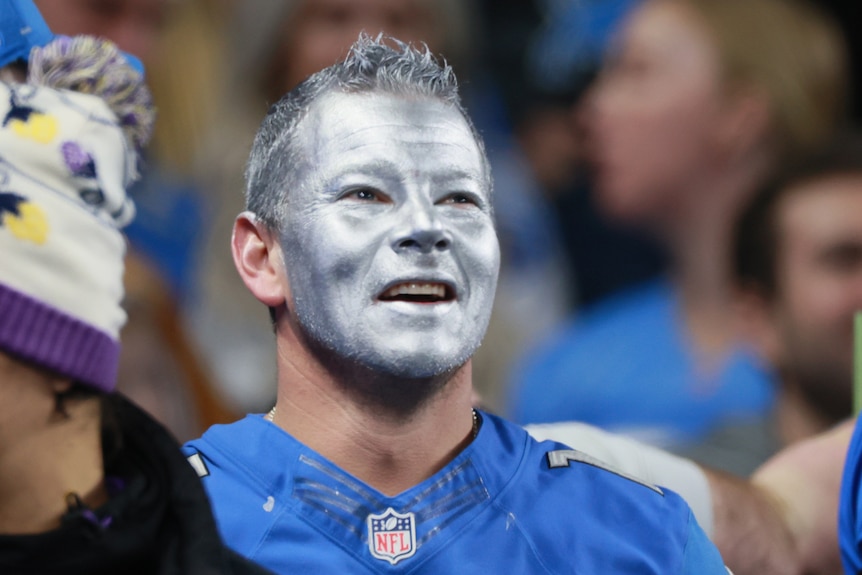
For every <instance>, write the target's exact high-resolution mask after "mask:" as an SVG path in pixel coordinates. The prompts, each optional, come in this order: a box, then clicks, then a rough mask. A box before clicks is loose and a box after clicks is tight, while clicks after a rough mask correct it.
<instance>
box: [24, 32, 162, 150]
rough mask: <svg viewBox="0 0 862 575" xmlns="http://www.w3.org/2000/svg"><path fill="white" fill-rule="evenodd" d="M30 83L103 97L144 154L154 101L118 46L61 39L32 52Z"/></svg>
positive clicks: (83, 39)
mask: <svg viewBox="0 0 862 575" xmlns="http://www.w3.org/2000/svg"><path fill="white" fill-rule="evenodd" d="M27 81H28V83H30V84H35V85H41V86H47V87H49V88H56V89H61V90H72V91H75V92H81V93H83V94H91V95H93V96H98V97H100V98H102V99H103V100H104V101H105V102H106V103H107V104H108V106H109V107H110V108H111V110H113V112H114V114H115V115H116V116H117V119H118V121H119V123H120V126H121V127H122V129H123V133H124V134H125V135H126V138H127V139H128V140H129V142H131V143H132V145H133V146H134V148H135V150H137V151H138V153H140V152H141V151H143V149H144V147H145V146H146V145H147V143H148V142H149V141H150V136H151V135H152V132H153V123H154V122H155V110H154V108H153V99H152V95H151V94H150V91H149V89H148V88H147V86H146V84H145V83H144V78H143V75H142V74H141V73H140V72H138V71H137V70H136V69H135V68H134V67H132V66H131V65H130V64H129V62H128V60H127V59H126V56H125V55H124V54H123V53H122V52H120V50H119V49H118V48H117V46H116V45H115V44H114V43H112V42H109V41H108V40H103V39H101V38H96V37H94V36H74V37H68V36H58V37H57V38H55V39H54V40H53V41H51V42H49V43H48V44H46V45H45V46H42V47H35V48H33V49H32V51H31V52H30V60H29V63H28V78H27Z"/></svg>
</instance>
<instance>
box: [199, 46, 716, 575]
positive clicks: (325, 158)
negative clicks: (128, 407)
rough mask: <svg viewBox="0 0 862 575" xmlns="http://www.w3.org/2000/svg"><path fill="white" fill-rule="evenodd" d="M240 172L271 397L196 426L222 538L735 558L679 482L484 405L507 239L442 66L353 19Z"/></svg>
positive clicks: (594, 569)
mask: <svg viewBox="0 0 862 575" xmlns="http://www.w3.org/2000/svg"><path fill="white" fill-rule="evenodd" d="M393 46H394V47H393ZM246 177H247V206H248V211H246V212H244V213H242V214H240V216H239V217H238V218H237V220H236V223H235V226H234V233H233V242H232V248H233V255H234V261H235V263H236V266H237V269H238V270H239V273H240V275H241V276H242V278H243V280H244V281H245V284H246V286H247V287H248V288H249V290H251V292H252V293H253V294H254V295H255V296H256V297H257V298H258V299H259V300H260V301H261V302H262V303H264V304H266V305H267V306H268V307H269V309H270V311H271V313H272V316H273V321H274V326H275V333H276V339H277V344H278V357H277V362H278V363H277V364H278V373H279V380H278V398H277V404H276V407H274V408H273V410H272V411H271V412H270V413H269V414H267V415H266V416H261V415H249V416H248V417H246V418H245V419H243V420H241V421H239V422H237V423H234V424H232V425H227V426H217V427H214V428H213V429H211V430H210V431H208V432H207V433H206V434H204V436H203V437H202V438H201V439H199V440H196V441H193V442H191V443H189V444H188V445H187V446H186V454H187V455H188V458H189V461H190V462H191V463H192V465H193V466H194V467H195V468H196V469H197V470H198V473H199V474H200V475H201V476H202V477H203V481H204V485H205V487H206V488H207V490H208V492H209V495H210V498H211V500H212V503H213V506H214V509H215V512H216V517H217V521H218V524H219V527H220V529H221V531H222V534H223V536H224V538H225V541H227V542H228V545H230V546H231V547H233V548H234V549H235V550H237V551H238V552H240V553H242V554H244V555H246V556H248V557H250V558H252V559H253V560H255V561H257V562H259V563H261V564H263V565H265V566H267V567H269V568H270V569H273V570H274V571H276V572H278V573H311V572H313V573H317V572H339V573H353V572H358V571H362V572H368V573H383V572H400V571H411V572H412V573H497V572H505V573H600V572H602V573H604V572H613V573H638V574H644V573H663V574H664V573H698V574H707V575H708V574H712V573H715V574H718V573H722V574H723V573H725V572H726V571H725V568H724V566H723V563H722V561H721V558H720V556H719V554H718V552H717V551H716V549H715V548H714V547H713V545H712V544H711V543H710V542H709V541H708V539H707V538H706V536H705V535H704V534H703V532H702V531H701V529H700V527H699V526H698V525H697V522H696V521H695V519H694V517H693V516H692V514H691V511H690V510H689V508H688V506H687V505H686V504H685V503H684V502H683V501H682V499H681V498H680V497H679V496H677V495H676V494H675V493H672V492H669V491H665V490H662V489H659V488H657V487H654V486H652V485H648V484H644V483H642V482H640V481H637V480H635V479H633V478H631V477H630V476H627V475H625V474H621V473H617V472H614V471H612V470H609V469H607V468H606V467H605V466H603V465H602V464H601V463H599V462H598V461H597V460H595V459H593V458H590V457H589V456H587V455H585V454H583V453H581V452H578V451H574V450H571V449H569V448H567V447H565V446H564V445H562V444H559V443H554V442H542V443H539V442H537V441H535V440H532V439H530V438H529V436H528V435H527V434H526V432H525V431H523V430H522V429H520V428H519V427H516V426H513V425H511V424H509V423H507V422H505V421H502V420H501V419H499V418H497V417H495V416H492V415H490V414H487V413H482V412H477V411H474V410H473V409H472V407H471V387H472V386H471V366H470V357H471V356H472V354H473V352H474V351H475V350H476V348H477V347H478V346H479V344H480V342H481V339H482V337H483V335H484V332H485V328H486V326H487V323H488V319H489V316H490V313H491V305H492V301H493V295H494V289H495V284H496V278H497V271H498V267H499V258H500V256H499V248H498V244H497V238H496V233H495V229H494V223H493V217H492V215H493V214H492V206H491V180H490V174H489V170H488V163H487V159H486V158H485V153H484V150H483V146H482V143H481V139H480V138H479V136H478V134H477V133H476V131H475V129H474V128H473V126H472V123H471V122H470V120H469V119H468V117H467V115H466V113H465V112H464V110H463V108H462V107H461V104H460V101H459V98H458V94H457V84H456V80H455V78H454V76H453V74H452V71H451V69H450V68H449V67H448V66H445V65H444V66H441V65H440V64H439V63H438V62H437V61H436V60H435V59H434V58H433V57H432V56H431V55H430V54H429V53H428V52H427V50H425V51H421V50H416V49H414V48H412V47H409V46H405V45H403V44H401V43H399V42H397V41H394V40H391V39H384V38H378V39H376V40H373V39H371V38H369V37H367V36H361V37H360V39H359V41H358V42H357V43H356V44H355V45H354V46H353V48H352V50H351V52H350V54H349V55H348V57H347V59H346V60H345V61H344V62H342V63H339V64H336V65H334V66H332V67H330V68H327V69H325V70H323V71H321V72H319V73H317V74H315V75H313V76H311V77H310V78H308V79H307V80H306V81H305V82H303V83H302V84H300V85H299V86H298V87H297V88H295V89H294V90H292V91H291V92H290V93H288V94H287V95H286V96H285V97H284V98H282V99H281V100H280V101H279V102H278V103H277V104H276V105H275V106H273V108H272V109H271V110H270V112H269V114H268V115H267V117H266V118H265V119H264V121H263V124H262V126H261V128H260V130H259V132H258V135H257V138H256V140H255V143H254V146H253V148H252V152H251V157H250V160H249V164H248V170H247V174H246Z"/></svg>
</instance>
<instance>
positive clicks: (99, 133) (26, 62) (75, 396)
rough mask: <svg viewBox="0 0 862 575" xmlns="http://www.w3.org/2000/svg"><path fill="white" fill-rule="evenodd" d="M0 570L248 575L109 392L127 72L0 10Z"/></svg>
mask: <svg viewBox="0 0 862 575" xmlns="http://www.w3.org/2000/svg"><path fill="white" fill-rule="evenodd" d="M0 36H2V38H3V43H2V45H0V114H2V117H3V118H4V121H3V123H2V127H0V260H2V265H0V396H2V401H0V406H2V407H0V571H2V572H3V573H9V574H20V573H39V574H48V573H63V574H78V573H80V574H88V575H89V574H108V573H129V574H141V575H143V574H148V575H155V574H165V575H167V574H169V573H187V574H200V575H204V574H215V573H223V574H228V573H249V574H251V573H261V574H262V573H263V572H264V571H263V570H262V569H260V568H258V567H256V566H254V565H253V564H252V563H250V562H248V561H246V560H244V559H241V558H240V557H238V556H236V555H235V554H233V553H232V552H230V551H228V550H227V549H226V548H225V547H224V546H223V545H222V543H221V540H220V538H219V535H218V533H217V531H216V526H215V523H214V520H213V516H212V513H211V511H210V508H209V505H208V502H207V499H206V495H205V493H204V491H203V488H202V487H201V485H200V483H199V482H198V480H197V478H196V477H195V474H194V471H193V470H192V469H191V468H190V467H189V466H188V463H187V462H186V460H185V458H184V457H183V456H182V455H181V453H180V451H179V448H178V445H177V443H176V441H175V440H174V439H173V438H172V437H171V436H170V434H169V433H168V432H167V431H166V430H165V429H164V428H163V427H162V426H160V425H159V424H158V423H156V422H155V421H154V420H153V419H152V418H150V417H149V416H148V415H146V414H145V413H144V412H143V411H141V410H140V409H139V408H137V407H136V406H135V405H134V404H133V403H131V402H129V401H128V400H127V399H125V398H124V397H123V396H122V395H121V394H119V393H116V392H115V391H114V389H115V385H116V375H117V364H118V362H119V355H120V344H119V340H118V335H119V331H120V328H121V327H122V325H123V323H124V321H125V319H126V314H125V312H124V310H123V309H122V306H121V299H122V297H123V289H122V275H123V259H124V252H125V249H126V244H125V239H124V237H123V235H122V233H121V228H122V227H123V226H124V225H125V224H126V223H128V222H129V221H130V220H131V219H132V218H133V217H134V204H133V202H132V201H131V199H130V198H129V197H128V195H127V188H128V186H129V185H131V183H132V182H133V181H134V180H135V179H136V178H137V177H138V174H139V172H138V164H139V160H140V153H141V151H142V150H143V147H144V146H145V145H146V144H147V142H148V140H149V136H150V133H151V131H152V124H153V114H154V111H153V106H152V100H151V97H150V94H149V91H148V90H147V88H146V86H145V84H144V83H143V75H142V70H141V69H140V63H139V62H135V60H134V59H132V57H131V56H128V55H126V54H123V53H122V52H120V51H119V50H118V49H117V48H116V46H115V45H113V44H111V43H109V42H105V41H103V40H101V39H97V38H94V37H86V36H77V37H59V38H55V37H54V36H53V34H52V33H51V31H50V30H49V28H48V27H47V26H46V25H45V23H44V21H43V20H42V18H41V16H40V15H39V12H38V11H37V9H36V8H35V6H34V4H33V3H32V2H30V1H27V0H3V1H2V2H0Z"/></svg>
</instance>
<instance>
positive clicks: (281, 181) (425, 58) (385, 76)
mask: <svg viewBox="0 0 862 575" xmlns="http://www.w3.org/2000/svg"><path fill="white" fill-rule="evenodd" d="M387 42H388V43H391V44H393V45H394V46H395V47H394V48H393V47H392V46H390V45H388V44H387ZM333 91H338V92H342V93H348V94H353V93H367V92H381V93H385V94H394V95H403V96H419V97H428V98H433V99H436V100H439V101H441V102H443V103H445V104H447V105H450V106H452V107H453V108H455V109H456V110H458V111H459V112H460V113H461V115H462V116H463V117H464V120H465V121H466V122H467V125H468V126H469V128H470V130H471V132H472V133H473V137H474V138H475V140H476V144H477V145H478V147H479V151H480V153H481V154H482V161H483V165H484V166H483V167H484V173H485V180H486V185H487V186H488V189H489V190H490V189H491V174H490V168H489V166H488V159H487V156H486V154H485V147H484V144H483V142H482V138H481V136H480V135H479V133H478V132H477V131H476V128H475V126H473V122H472V121H471V120H470V118H469V116H467V113H466V111H465V110H464V107H463V106H462V104H461V98H460V96H459V95H458V81H457V79H456V78H455V73H454V72H453V71H452V68H451V66H449V65H448V64H446V63H445V62H443V63H442V64H441V63H440V62H438V60H437V59H436V58H435V57H434V56H433V55H432V54H431V52H430V51H429V49H428V47H427V46H423V47H422V49H417V48H416V47H414V46H411V45H409V44H405V43H403V42H401V41H399V40H396V39H394V38H388V37H384V36H382V35H379V36H377V37H376V38H371V37H370V36H368V35H367V34H365V33H363V34H360V36H359V39H358V40H357V41H356V42H355V43H354V44H353V46H352V47H351V48H350V52H349V54H348V56H347V58H346V59H345V60H344V61H342V62H339V63H338V64H335V65H333V66H330V67H328V68H325V69H323V70H321V71H320V72H317V73H315V74H312V75H311V76H309V77H308V78H307V79H306V80H304V81H303V82H302V83H301V84H299V85H298V86H297V87H296V88H294V89H293V90H291V91H290V92H288V93H287V94H286V95H285V96H284V97H282V98H281V100H279V101H278V102H277V103H275V104H274V105H273V106H272V107H271V108H270V110H269V112H268V113H267V115H266V117H265V118H264V120H263V122H262V123H261V126H260V128H259V129H258V131H257V135H256V136H255V139H254V144H252V148H251V154H250V155H249V159H248V164H247V166H246V172H245V179H246V191H245V194H246V196H245V197H246V207H247V209H248V210H249V211H251V212H253V213H254V214H255V215H256V216H257V217H258V219H260V220H261V221H262V222H263V223H264V224H266V225H267V226H269V227H270V228H272V229H278V228H279V225H280V223H281V221H282V219H283V215H284V210H285V206H286V204H287V194H288V190H289V189H290V187H291V186H292V185H295V184H296V182H294V181H293V176H294V174H296V173H297V172H298V171H299V170H301V169H302V168H303V166H304V161H305V159H304V154H303V150H302V149H301V148H300V146H299V145H298V144H297V135H298V133H299V126H300V124H301V122H302V120H303V118H304V117H305V116H306V114H307V113H308V110H309V109H310V108H311V106H312V105H313V104H314V103H315V102H316V101H317V100H319V99H320V98H321V97H323V96H324V95H326V94H327V93H329V92H333Z"/></svg>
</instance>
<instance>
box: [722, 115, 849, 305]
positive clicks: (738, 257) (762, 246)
mask: <svg viewBox="0 0 862 575" xmlns="http://www.w3.org/2000/svg"><path fill="white" fill-rule="evenodd" d="M841 176H862V133H860V132H848V133H844V134H841V135H840V136H838V137H836V138H835V139H833V140H832V141H830V142H829V143H828V144H827V145H825V146H824V147H822V148H821V149H820V150H818V151H817V152H814V153H813V154H811V155H810V156H809V157H807V158H805V159H803V161H801V162H799V163H797V164H796V165H794V166H792V167H789V168H787V169H785V170H782V171H780V172H779V173H778V174H777V175H776V176H775V177H773V178H772V179H771V180H770V181H769V182H768V183H767V184H766V185H765V186H764V187H763V188H761V189H760V191H759V192H758V193H757V194H756V195H755V196H754V198H753V199H752V201H751V202H750V203H749V204H748V205H747V206H746V208H745V209H744V210H743V212H742V213H741V215H740V217H739V219H738V220H737V224H736V229H735V231H734V239H733V252H732V255H733V273H734V280H735V282H736V284H737V285H738V286H739V287H742V288H746V289H754V290H756V291H757V292H759V293H760V294H761V295H763V296H764V297H767V298H773V297H775V296H776V295H778V291H779V286H778V277H777V275H778V270H777V268H778V260H779V257H780V255H781V254H780V251H781V245H780V241H779V233H780V230H779V229H778V211H779V206H780V204H781V202H782V200H783V199H784V198H786V197H787V196H789V195H790V194H793V193H798V192H799V191H800V190H801V189H802V188H803V186H805V185H806V184H811V183H814V182H817V181H819V180H825V179H828V178H833V177H841ZM860 193H862V189H860Z"/></svg>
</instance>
